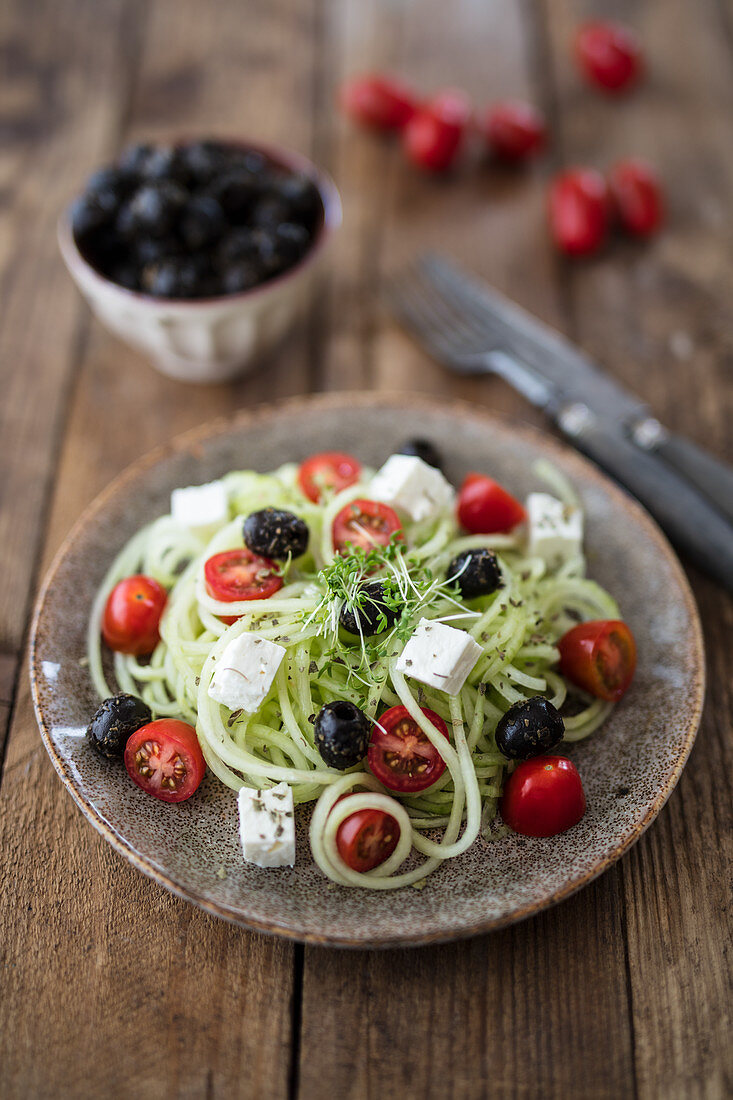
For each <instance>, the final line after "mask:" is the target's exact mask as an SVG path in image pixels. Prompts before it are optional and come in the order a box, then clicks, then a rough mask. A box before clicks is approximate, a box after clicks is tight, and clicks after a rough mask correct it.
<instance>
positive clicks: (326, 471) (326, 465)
mask: <svg viewBox="0 0 733 1100" xmlns="http://www.w3.org/2000/svg"><path fill="white" fill-rule="evenodd" d="M360 473H361V462H359V460H358V459H356V458H354V457H353V455H347V454H345V453H344V452H343V451H322V452H321V453H319V454H316V455H311V456H310V458H306V460H305V462H301V464H300V469H299V470H298V484H299V485H300V488H301V489H302V490H303V492H304V493H305V495H306V496H307V497H308V500H312V501H313V503H314V504H317V503H318V501H319V500H320V499H321V495H322V494H323V493H324V492H326V491H328V492H332V493H340V492H341V490H342V489H347V488H348V487H349V485H353V484H354V482H355V481H358V480H359V475H360Z"/></svg>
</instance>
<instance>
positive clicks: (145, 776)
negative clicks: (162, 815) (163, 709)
mask: <svg viewBox="0 0 733 1100" xmlns="http://www.w3.org/2000/svg"><path fill="white" fill-rule="evenodd" d="M125 767H126V768H127V772H128V775H129V776H130V779H132V781H133V783H137V785H138V787H142V789H143V790H144V791H147V793H148V794H152V795H153V797H154V798H159V799H160V800H161V801H162V802H184V801H185V799H187V798H190V797H191V795H192V794H193V793H194V791H196V790H197V789H198V787H199V784H200V783H201V780H202V779H203V778H204V772H205V771H206V762H205V760H204V754H203V753H202V752H201V746H200V745H199V742H198V738H197V736H196V730H195V729H194V728H193V726H189V725H188V723H187V722H178V721H176V720H175V719H173V718H159V719H158V720H157V722H148V724H147V725H146V726H141V727H140V729H139V730H136V731H135V733H133V735H132V737H130V738H129V740H128V742H127V746H126V748H125Z"/></svg>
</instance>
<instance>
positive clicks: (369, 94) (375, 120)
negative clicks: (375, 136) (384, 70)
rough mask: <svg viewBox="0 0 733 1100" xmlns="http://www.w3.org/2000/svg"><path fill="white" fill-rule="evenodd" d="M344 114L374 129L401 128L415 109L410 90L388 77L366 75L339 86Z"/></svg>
mask: <svg viewBox="0 0 733 1100" xmlns="http://www.w3.org/2000/svg"><path fill="white" fill-rule="evenodd" d="M341 104H342V106H343V109H344V111H345V112H346V114H347V115H349V116H350V117H351V118H353V119H354V120H355V121H356V122H360V123H361V124H362V125H364V126H371V127H372V128H373V129H376V130H401V129H402V127H403V126H405V125H406V124H407V123H408V122H409V121H410V119H411V118H412V116H413V115H414V114H415V111H416V110H417V100H416V97H415V95H414V94H413V92H412V90H411V89H410V88H408V87H407V85H405V84H402V83H401V81H399V80H395V79H394V78H393V77H391V76H380V75H378V74H368V75H365V76H355V77H352V79H351V80H347V81H346V83H345V84H344V85H343V86H342V88H341Z"/></svg>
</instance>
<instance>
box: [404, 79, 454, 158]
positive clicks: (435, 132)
mask: <svg viewBox="0 0 733 1100" xmlns="http://www.w3.org/2000/svg"><path fill="white" fill-rule="evenodd" d="M470 121H471V102H470V100H469V99H468V97H467V96H466V95H465V94H464V93H463V92H461V91H459V90H458V89H454V88H449V89H446V90H445V91H443V92H439V93H438V95H436V96H435V97H434V98H433V99H431V100H430V102H429V103H427V104H426V105H425V106H424V107H422V108H421V109H420V110H418V111H417V112H416V113H415V114H414V115H413V117H412V118H411V119H410V121H409V122H408V124H407V126H406V127H405V131H404V146H405V152H406V154H407V157H408V159H409V160H410V161H412V163H413V164H415V165H416V166H417V167H418V168H426V169H427V170H428V171H430V172H445V171H447V170H448V169H449V168H452V167H453V165H454V164H455V162H456V160H457V159H458V156H459V154H460V152H461V147H462V145H463V139H464V137H465V134H466V130H467V129H468V124H469V122H470Z"/></svg>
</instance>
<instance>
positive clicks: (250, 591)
mask: <svg viewBox="0 0 733 1100" xmlns="http://www.w3.org/2000/svg"><path fill="white" fill-rule="evenodd" d="M276 570H277V565H276V564H275V562H274V561H270V559H269V558H261V557H260V556H259V554H253V553H252V551H251V550H249V549H247V547H246V546H243V547H242V548H241V549H239V550H224V551H222V553H221V554H214V555H213V556H212V557H210V558H209V559H208V561H207V562H206V563H205V564H204V581H205V582H206V591H207V592H208V593H209V595H210V596H212V597H213V599H215V600H221V601H222V602H223V603H234V602H235V601H237V600H269V598H270V596H274V594H275V593H276V592H278V591H279V590H280V589H281V588H282V586H283V580H282V577H279V576H278V575H277V572H276ZM238 618H239V616H238V615H234V616H224V615H222V616H221V621H222V622H223V623H227V624H229V625H230V624H231V623H235V622H236V621H237V619H238Z"/></svg>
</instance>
